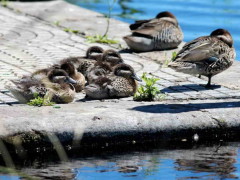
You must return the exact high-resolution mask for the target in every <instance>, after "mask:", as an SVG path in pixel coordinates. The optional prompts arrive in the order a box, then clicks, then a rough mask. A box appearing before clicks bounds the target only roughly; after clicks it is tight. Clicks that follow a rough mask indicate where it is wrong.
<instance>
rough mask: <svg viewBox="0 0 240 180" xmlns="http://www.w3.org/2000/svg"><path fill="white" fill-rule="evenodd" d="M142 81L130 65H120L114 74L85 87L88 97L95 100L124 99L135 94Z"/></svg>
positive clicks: (116, 67)
mask: <svg viewBox="0 0 240 180" xmlns="http://www.w3.org/2000/svg"><path fill="white" fill-rule="evenodd" d="M136 81H141V79H140V78H139V77H138V76H137V75H136V73H135V72H134V69H133V68H132V67H131V66H130V65H128V64H124V63H122V64H118V65H116V66H115V67H114V69H113V73H112V74H109V75H107V76H104V77H99V79H97V80H96V81H95V82H94V83H92V84H89V85H88V86H86V87H85V92H86V94H87V96H88V97H90V98H93V99H107V98H122V97H129V96H132V95H134V94H135V92H136V90H137V82H136Z"/></svg>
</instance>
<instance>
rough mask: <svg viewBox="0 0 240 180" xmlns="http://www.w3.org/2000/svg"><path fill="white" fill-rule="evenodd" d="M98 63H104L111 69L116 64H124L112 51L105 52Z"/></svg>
mask: <svg viewBox="0 0 240 180" xmlns="http://www.w3.org/2000/svg"><path fill="white" fill-rule="evenodd" d="M99 61H102V62H106V63H108V64H109V65H110V66H111V67H113V66H115V65H117V64H121V63H124V62H123V59H122V57H121V55H120V54H119V53H118V52H117V51H115V50H113V49H108V50H106V51H105V52H104V53H103V55H102V58H101V59H100V60H99Z"/></svg>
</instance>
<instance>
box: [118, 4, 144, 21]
mask: <svg viewBox="0 0 240 180" xmlns="http://www.w3.org/2000/svg"><path fill="white" fill-rule="evenodd" d="M131 2H132V0H119V1H118V4H119V6H120V7H121V10H122V12H121V13H120V14H117V15H116V16H119V17H122V18H127V19H134V18H133V17H132V15H135V14H143V13H144V12H143V11H141V10H138V9H136V8H133V7H131V6H130V5H127V4H126V3H131Z"/></svg>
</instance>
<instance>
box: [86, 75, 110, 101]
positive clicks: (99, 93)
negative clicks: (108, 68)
mask: <svg viewBox="0 0 240 180" xmlns="http://www.w3.org/2000/svg"><path fill="white" fill-rule="evenodd" d="M110 83H111V80H110V79H109V78H107V77H104V76H100V77H98V79H96V80H95V81H93V82H92V83H91V84H89V85H87V86H86V87H85V89H84V91H85V93H86V97H90V98H92V99H107V98H110V94H109V89H108V85H109V84H110Z"/></svg>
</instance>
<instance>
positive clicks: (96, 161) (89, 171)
mask: <svg viewBox="0 0 240 180" xmlns="http://www.w3.org/2000/svg"><path fill="white" fill-rule="evenodd" d="M195 146H196V145H195ZM239 147H240V143H228V144H225V145H213V146H203V145H202V146H196V147H189V146H187V147H186V146H181V148H180V147H175V148H173V147H172V146H170V147H169V146H167V147H165V148H162V146H161V148H156V146H154V147H151V146H148V147H147V148H146V147H135V149H134V148H133V149H131V150H130V149H129V148H125V149H119V150H114V151H113V150H111V149H109V150H108V149H105V150H104V151H99V152H98V153H97V154H96V151H94V152H78V153H76V152H75V151H67V155H68V157H69V161H68V162H63V161H62V162H61V161H59V159H60V158H59V157H58V152H54V153H50V154H49V153H46V154H38V156H36V157H34V156H32V155H27V156H26V158H25V159H18V158H17V157H16V156H13V157H12V159H14V164H15V165H16V168H17V169H19V170H17V171H16V170H14V169H10V168H0V179H1V178H2V177H4V176H6V175H8V174H12V175H13V176H14V178H19V177H24V178H26V179H27V178H29V177H38V178H40V179H42V180H47V179H48V180H49V179H51V180H59V179H64V180H73V179H74V180H82V179H84V180H94V179H97V180H105V179H111V180H112V179H116V180H121V179H127V180H128V179H129V180H130V179H131V180H138V179H146V180H148V179H179V180H183V179H232V178H234V179H236V178H240V176H239V173H238V171H239V169H240V163H239V162H240V158H239V157H238V153H239V152H238V150H239ZM86 153H87V154H86ZM0 159H1V160H0V163H1V164H2V165H4V162H3V161H2V158H0ZM17 159H18V160H17ZM6 169H7V170H6ZM1 174H2V175H1ZM112 177H114V178H112Z"/></svg>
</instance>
